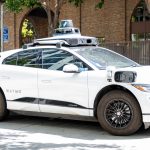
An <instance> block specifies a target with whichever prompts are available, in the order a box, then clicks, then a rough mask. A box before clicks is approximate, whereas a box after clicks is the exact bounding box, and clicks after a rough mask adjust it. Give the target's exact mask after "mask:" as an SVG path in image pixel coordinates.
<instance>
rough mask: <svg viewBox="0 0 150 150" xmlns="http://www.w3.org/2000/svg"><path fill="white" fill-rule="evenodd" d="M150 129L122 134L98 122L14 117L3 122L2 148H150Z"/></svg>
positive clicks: (56, 149)
mask: <svg viewBox="0 0 150 150" xmlns="http://www.w3.org/2000/svg"><path fill="white" fill-rule="evenodd" d="M149 147H150V129H148V130H146V131H145V130H141V131H139V132H138V133H136V134H135V135H132V136H126V137H118V136H112V135H109V134H108V133H106V132H105V131H104V130H103V129H101V128H100V126H99V124H98V123H91V122H82V121H70V120H59V119H48V118H38V117H25V116H11V117H9V119H7V120H6V121H5V122H0V150H49V149H50V150H142V149H144V150H149Z"/></svg>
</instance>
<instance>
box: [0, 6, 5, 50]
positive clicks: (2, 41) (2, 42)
mask: <svg viewBox="0 0 150 150" xmlns="http://www.w3.org/2000/svg"><path fill="white" fill-rule="evenodd" d="M3 15H4V5H3V4H1V17H0V18H1V52H3V49H4V39H3V26H4V24H3V23H4V16H3Z"/></svg>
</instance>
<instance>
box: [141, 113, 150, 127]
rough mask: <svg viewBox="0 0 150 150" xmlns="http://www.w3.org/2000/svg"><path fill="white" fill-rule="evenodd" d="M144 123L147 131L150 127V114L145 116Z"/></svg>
mask: <svg viewBox="0 0 150 150" xmlns="http://www.w3.org/2000/svg"><path fill="white" fill-rule="evenodd" d="M142 117H143V123H144V127H145V129H147V128H149V127H150V114H143V115H142Z"/></svg>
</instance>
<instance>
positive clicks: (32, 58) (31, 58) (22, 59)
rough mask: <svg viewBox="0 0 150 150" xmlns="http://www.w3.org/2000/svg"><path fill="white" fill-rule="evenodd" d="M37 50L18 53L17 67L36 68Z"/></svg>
mask: <svg viewBox="0 0 150 150" xmlns="http://www.w3.org/2000/svg"><path fill="white" fill-rule="evenodd" d="M38 53H39V52H38V50H26V51H22V52H19V53H18V60H17V65H18V66H25V67H34V68H37V67H38V62H37V58H38Z"/></svg>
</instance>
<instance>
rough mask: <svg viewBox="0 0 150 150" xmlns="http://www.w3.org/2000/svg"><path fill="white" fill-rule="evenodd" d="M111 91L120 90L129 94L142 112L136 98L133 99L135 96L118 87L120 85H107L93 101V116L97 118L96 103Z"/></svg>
mask: <svg viewBox="0 0 150 150" xmlns="http://www.w3.org/2000/svg"><path fill="white" fill-rule="evenodd" d="M113 90H121V91H124V92H127V93H129V94H131V95H132V96H133V97H134V98H135V100H136V102H137V103H138V105H139V108H140V111H141V112H142V110H141V106H140V104H139V102H138V100H137V98H136V97H135V95H134V94H133V93H132V92H131V91H129V90H128V89H127V88H125V87H123V86H120V85H108V86H106V87H104V88H103V89H101V90H100V91H99V92H98V94H97V95H96V98H95V101H94V116H95V117H96V118H97V106H98V103H99V102H100V100H101V98H102V97H103V96H104V95H105V94H106V93H108V92H110V91H113Z"/></svg>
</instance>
